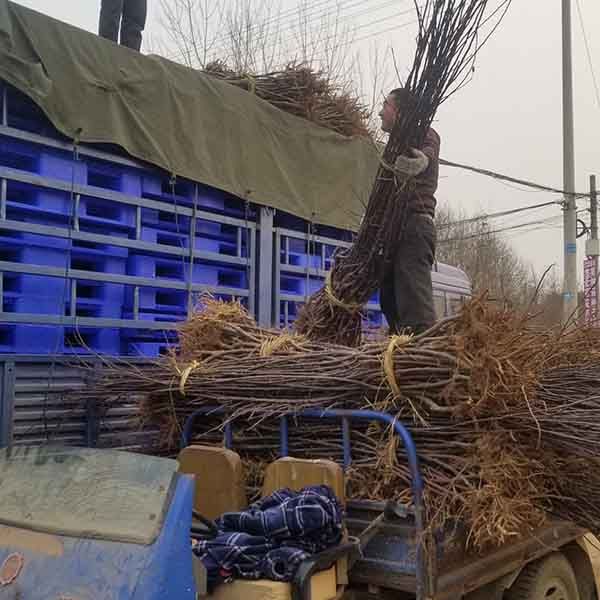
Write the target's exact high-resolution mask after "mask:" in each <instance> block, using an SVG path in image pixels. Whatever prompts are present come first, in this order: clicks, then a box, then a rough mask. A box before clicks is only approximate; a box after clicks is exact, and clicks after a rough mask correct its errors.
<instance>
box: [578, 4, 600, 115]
mask: <svg viewBox="0 0 600 600" xmlns="http://www.w3.org/2000/svg"><path fill="white" fill-rule="evenodd" d="M576 4H577V14H578V16H579V24H580V25H581V32H582V33H583V41H584V43H585V52H586V54H587V60H588V65H589V67H590V72H591V74H592V81H593V82H594V91H595V92H596V102H597V103H598V108H600V88H599V87H598V80H597V79H596V71H595V70H594V62H593V61H592V52H591V50H590V43H589V40H588V36H587V33H586V31H585V23H584V21H583V12H582V11H581V3H580V1H579V0H576Z"/></svg>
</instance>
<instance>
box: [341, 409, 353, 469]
mask: <svg viewBox="0 0 600 600" xmlns="http://www.w3.org/2000/svg"><path fill="white" fill-rule="evenodd" d="M342 443H343V444H344V469H347V468H349V467H350V465H351V464H352V441H351V440H350V419H349V418H348V417H342Z"/></svg>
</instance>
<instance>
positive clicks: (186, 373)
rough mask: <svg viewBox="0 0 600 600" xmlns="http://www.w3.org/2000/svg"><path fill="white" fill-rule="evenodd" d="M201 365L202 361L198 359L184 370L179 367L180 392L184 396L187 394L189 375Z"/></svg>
mask: <svg viewBox="0 0 600 600" xmlns="http://www.w3.org/2000/svg"><path fill="white" fill-rule="evenodd" d="M200 366H201V365H200V363H199V362H198V361H197V360H194V361H192V362H191V363H190V364H189V365H188V366H187V367H186V368H185V369H183V371H180V370H179V368H178V369H177V372H178V373H179V374H180V375H181V378H180V380H179V392H180V394H181V395H182V396H185V384H186V383H187V380H188V378H189V376H190V375H191V374H192V371H193V370H194V369H197V368H198V367H200Z"/></svg>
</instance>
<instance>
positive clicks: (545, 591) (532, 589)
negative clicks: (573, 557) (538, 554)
mask: <svg viewBox="0 0 600 600" xmlns="http://www.w3.org/2000/svg"><path fill="white" fill-rule="evenodd" d="M504 598H505V600H579V592H578V590H577V580H576V579H575V573H574V572H573V569H572V568H571V565H570V564H569V561H568V560H567V559H566V558H565V557H564V556H563V555H562V554H561V553H560V552H555V553H553V554H550V555H549V556H546V557H545V558H542V559H540V560H537V561H535V562H533V563H531V564H529V565H527V566H526V567H525V568H524V569H523V571H522V572H521V574H520V575H519V576H518V577H517V580H516V581H515V583H514V584H513V586H512V587H511V588H510V589H509V590H507V591H506V593H505V594H504Z"/></svg>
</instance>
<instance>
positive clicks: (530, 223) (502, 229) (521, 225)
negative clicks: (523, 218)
mask: <svg viewBox="0 0 600 600" xmlns="http://www.w3.org/2000/svg"><path fill="white" fill-rule="evenodd" d="M560 217H561V215H556V216H552V217H548V218H547V219H538V220H537V221H528V222H527V223H518V224H516V225H511V226H509V227H500V228H499V229H492V230H489V231H485V232H482V233H475V234H472V235H467V236H460V237H455V238H450V239H446V240H438V244H449V243H451V242H462V241H465V240H474V239H477V238H482V237H484V236H488V235H494V234H497V233H504V232H506V231H514V230H516V229H523V228H524V227H531V226H534V225H543V224H544V223H551V222H552V221H556V220H557V219H559V218H560ZM542 229H543V227H542Z"/></svg>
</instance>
